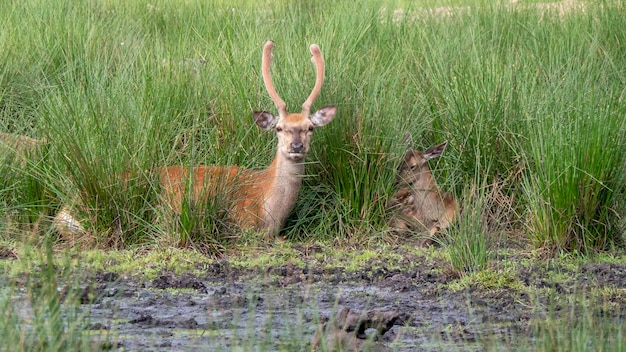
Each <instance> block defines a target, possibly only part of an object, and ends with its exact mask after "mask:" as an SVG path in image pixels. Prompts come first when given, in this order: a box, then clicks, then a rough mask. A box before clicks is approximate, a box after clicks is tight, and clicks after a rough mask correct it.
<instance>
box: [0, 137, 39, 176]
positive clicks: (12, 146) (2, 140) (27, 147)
mask: <svg viewBox="0 0 626 352" xmlns="http://www.w3.org/2000/svg"><path fill="white" fill-rule="evenodd" d="M44 144H46V141H45V140H42V139H35V138H31V137H28V136H24V135H20V134H13V133H4V132H2V133H0V154H6V155H7V156H13V157H16V158H18V159H19V160H20V165H21V166H22V167H23V166H24V165H25V164H26V160H27V159H26V157H27V155H29V154H31V153H33V152H34V151H35V150H36V149H37V148H38V147H40V146H42V145H44Z"/></svg>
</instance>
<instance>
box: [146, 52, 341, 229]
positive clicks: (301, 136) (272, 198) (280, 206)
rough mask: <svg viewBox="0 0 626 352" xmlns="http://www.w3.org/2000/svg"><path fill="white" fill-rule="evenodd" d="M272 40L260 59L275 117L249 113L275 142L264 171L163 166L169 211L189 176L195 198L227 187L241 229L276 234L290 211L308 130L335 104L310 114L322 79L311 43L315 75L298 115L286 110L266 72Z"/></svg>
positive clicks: (177, 205) (326, 118)
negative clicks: (272, 136)
mask: <svg viewBox="0 0 626 352" xmlns="http://www.w3.org/2000/svg"><path fill="white" fill-rule="evenodd" d="M273 47H274V43H273V42H272V41H267V42H266V43H265V45H264V47H263V56H262V60H261V66H262V67H261V68H262V76H263V82H264V84H265V88H266V90H267V92H268V94H269V96H270V98H271V99H272V101H273V102H274V105H275V106H276V109H277V111H278V115H274V114H272V113H270V112H267V111H255V112H254V113H253V118H254V122H255V123H256V125H257V126H258V127H260V128H261V129H263V130H266V131H269V130H273V131H274V133H275V134H276V137H277V140H278V143H277V148H276V154H275V156H274V159H273V160H272V162H271V163H270V164H269V165H268V166H267V167H266V168H264V169H260V170H254V169H246V168H241V167H239V166H215V165H211V166H196V167H187V166H166V167H161V168H159V169H158V170H157V174H158V178H159V184H160V187H161V192H162V195H163V198H165V200H166V201H167V202H168V203H169V205H170V206H171V209H172V210H173V211H174V212H175V213H180V211H181V204H182V201H183V200H184V194H185V189H186V188H187V182H188V180H191V185H192V188H193V193H194V194H193V197H194V200H195V201H196V202H198V201H202V200H203V199H206V197H210V196H214V195H215V192H216V189H215V187H217V186H218V185H225V186H219V187H220V188H221V189H223V187H226V188H228V189H227V191H226V192H224V193H227V194H226V197H227V198H228V199H227V200H226V201H227V202H228V203H229V206H230V207H231V209H230V214H231V217H232V218H233V220H234V222H235V223H236V224H237V225H238V226H239V227H241V228H243V229H254V230H257V231H260V232H264V233H265V236H266V237H271V236H275V235H277V234H278V233H279V232H280V230H281V229H282V226H283V225H284V222H285V220H286V218H287V216H288V215H289V214H290V212H291V211H292V210H293V208H294V206H295V204H296V200H297V198H298V193H299V192H300V188H301V185H302V177H303V176H304V171H305V167H304V166H305V164H304V161H305V158H306V156H307V154H308V153H309V149H310V146H311V139H312V136H313V130H314V129H315V128H316V127H321V126H325V125H327V124H328V123H330V122H331V121H332V120H333V118H334V117H335V115H336V113H337V106H336V105H330V106H325V107H322V108H321V109H319V110H317V111H315V112H314V113H311V112H310V111H311V106H312V105H313V102H314V101H315V100H316V99H317V97H318V96H319V94H320V92H321V89H322V84H323V82H324V69H325V64H324V58H323V57H322V53H321V51H320V48H319V46H318V45H317V44H312V45H311V46H310V51H311V55H312V58H311V61H312V62H313V63H314V64H315V68H316V79H315V85H314V86H313V91H312V92H311V94H310V95H309V97H308V98H307V99H306V101H305V102H304V103H303V104H302V110H301V112H300V113H288V112H287V105H286V103H285V102H284V101H283V100H282V99H281V98H280V96H279V95H278V92H277V91H276V89H275V87H274V84H273V81H272V76H271V72H270V65H271V62H272V59H273V57H272V49H273Z"/></svg>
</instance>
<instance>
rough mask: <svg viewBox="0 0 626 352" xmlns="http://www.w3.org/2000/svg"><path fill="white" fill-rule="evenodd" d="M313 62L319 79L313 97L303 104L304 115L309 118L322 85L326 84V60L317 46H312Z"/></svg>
mask: <svg viewBox="0 0 626 352" xmlns="http://www.w3.org/2000/svg"><path fill="white" fill-rule="evenodd" d="M310 49H311V55H313V57H312V58H311V61H313V63H314V64H315V69H316V71H317V77H316V78H315V86H314V87H313V91H312V92H311V95H309V97H308V98H307V100H306V101H305V102H304V104H302V114H303V115H306V116H308V115H309V112H310V110H311V105H313V102H314V101H315V99H317V96H318V95H319V94H320V91H321V90H322V84H323V83H324V58H323V57H322V53H321V51H320V47H319V46H317V44H312V45H311V48H310Z"/></svg>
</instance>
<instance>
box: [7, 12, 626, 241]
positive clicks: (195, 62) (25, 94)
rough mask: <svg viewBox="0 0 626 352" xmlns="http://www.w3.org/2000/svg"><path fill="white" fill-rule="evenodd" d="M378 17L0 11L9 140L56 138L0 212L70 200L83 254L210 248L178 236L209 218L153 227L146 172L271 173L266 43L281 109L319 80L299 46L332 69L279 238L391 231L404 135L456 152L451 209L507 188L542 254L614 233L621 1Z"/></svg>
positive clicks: (51, 207)
mask: <svg viewBox="0 0 626 352" xmlns="http://www.w3.org/2000/svg"><path fill="white" fill-rule="evenodd" d="M452 5H454V4H452ZM463 5H465V4H463ZM389 6H390V3H387V2H384V1H381V2H376V1H362V2H356V3H352V2H304V1H297V2H278V3H269V2H267V3H264V2H256V3H255V4H251V3H247V2H234V3H231V2H223V1H218V0H215V1H208V2H207V1H185V2H177V1H172V2H165V1H156V2H154V1H150V2H148V1H133V2H116V1H88V2H84V3H82V4H79V5H76V4H74V3H70V2H67V1H63V0H58V1H54V2H45V1H40V0H29V1H23V2H3V3H2V4H0V13H1V14H0V19H1V21H2V23H4V26H3V27H4V28H6V30H3V31H2V33H1V34H0V47H1V48H2V50H0V84H1V85H0V128H1V131H3V132H12V133H20V134H27V135H31V136H34V137H40V138H45V139H46V140H47V141H48V145H47V147H46V148H47V149H46V150H47V151H46V153H45V157H43V156H39V157H38V159H36V160H34V161H32V163H31V164H33V165H36V167H34V168H29V167H27V168H25V169H24V170H22V171H20V172H25V173H26V175H27V177H26V179H29V180H30V181H24V180H22V181H19V182H17V183H16V182H14V181H6V179H5V180H3V181H2V182H3V183H2V186H1V188H2V189H0V196H1V197H2V199H1V202H0V205H1V206H2V209H0V216H2V217H3V218H4V219H6V220H7V221H6V223H9V222H10V223H16V222H17V223H20V224H22V225H26V226H28V224H30V223H33V222H34V221H36V220H34V219H35V218H37V217H38V214H43V215H44V218H46V217H48V216H51V215H52V214H54V212H55V211H56V210H57V209H58V208H59V207H60V205H61V204H72V205H73V208H74V209H75V211H76V212H77V213H78V216H79V217H80V218H81V219H83V221H84V225H85V227H86V228H87V230H88V232H89V233H90V234H91V237H90V242H91V243H96V244H99V245H102V246H126V245H134V244H143V243H153V242H160V241H165V243H171V238H173V237H176V236H179V237H178V238H181V241H180V242H179V243H181V244H185V243H189V240H196V241H197V239H199V238H202V237H201V236H200V237H192V238H187V240H185V239H184V238H183V237H184V236H189V234H191V233H193V231H195V230H193V229H197V228H203V227H202V226H204V225H202V226H200V225H201V223H202V221H203V218H204V217H205V216H206V213H205V212H197V213H196V214H197V215H195V216H191V217H189V218H188V219H187V220H185V221H186V222H187V225H185V226H186V227H184V228H187V229H188V230H186V231H187V232H186V234H187V235H185V234H183V237H180V236H181V233H177V231H179V230H180V229H181V227H178V229H177V227H176V226H171V223H172V221H174V220H172V219H165V218H164V217H163V216H162V214H161V212H160V209H159V200H160V195H159V189H158V187H157V186H156V183H155V179H154V175H152V173H151V171H150V170H153V169H154V167H155V166H158V165H172V164H177V165H189V166H191V165H198V164H237V165H240V166H243V167H252V168H259V167H263V166H265V165H267V164H268V163H269V162H270V161H271V159H272V158H273V156H274V148H275V141H274V138H273V136H272V135H271V134H269V133H268V134H266V133H264V132H262V131H260V130H259V129H258V128H257V127H256V126H254V124H253V121H252V118H251V111H252V110H273V103H272V102H271V100H270V99H269V97H268V96H267V94H266V92H265V88H264V87H263V83H262V79H261V77H260V57H261V49H262V45H263V43H264V41H265V40H267V39H272V40H274V41H275V43H276V47H275V50H274V56H275V60H274V63H273V67H272V70H273V75H274V81H275V84H276V86H277V90H278V91H279V93H280V95H281V96H282V98H283V99H284V100H285V101H286V102H287V104H288V109H289V110H290V111H298V110H299V109H300V105H301V104H302V102H303V101H304V99H306V97H307V96H308V94H309V92H310V89H311V88H312V85H313V81H314V70H313V66H312V65H311V63H310V61H309V56H310V55H309V53H308V45H309V44H310V43H318V44H319V45H320V47H321V49H322V52H323V54H324V56H325V59H326V65H327V73H326V81H325V85H324V88H323V90H322V94H321V96H320V97H319V99H318V101H317V102H316V104H315V106H314V107H313V109H314V110H315V109H316V108H319V107H321V106H324V105H329V104H338V106H339V114H338V116H337V118H336V119H335V120H334V121H333V122H332V123H331V124H330V125H329V126H326V127H325V128H323V129H318V130H317V131H316V132H315V134H316V135H315V136H314V140H313V147H312V153H311V155H310V156H309V159H308V162H309V164H307V175H308V176H307V177H306V179H305V183H304V187H303V189H302V191H301V194H300V198H299V201H298V204H297V206H296V209H295V210H294V212H293V213H292V216H291V218H290V219H289V221H288V224H287V227H286V229H285V234H287V235H288V236H289V237H291V238H294V239H296V240H306V239H309V238H322V239H331V238H335V237H343V238H355V239H356V240H361V241H368V240H369V239H370V238H375V237H377V236H379V235H381V234H384V233H385V230H386V226H387V225H386V219H387V214H386V206H385V205H386V201H387V198H388V197H389V195H390V194H391V193H392V192H393V180H394V178H395V169H396V166H397V164H398V159H399V156H400V155H401V154H402V152H403V150H404V148H405V147H404V146H403V143H402V136H403V135H404V133H405V132H407V131H409V132H411V133H412V135H413V137H414V140H415V144H416V147H418V148H419V147H426V146H428V145H432V144H434V143H438V142H442V141H443V140H448V141H449V147H448V151H447V152H446V155H445V156H444V157H443V159H442V160H441V161H440V165H439V166H440V167H438V168H437V170H435V176H436V178H437V179H438V183H439V184H440V185H441V186H442V187H443V188H445V189H446V190H452V191H453V192H454V193H455V194H456V195H457V196H458V197H461V196H462V195H464V194H466V193H467V191H468V189H469V188H470V187H471V184H472V180H476V179H481V180H482V179H485V180H486V182H487V183H490V182H502V180H506V182H507V184H504V185H503V186H502V189H503V192H504V193H505V195H506V196H508V197H510V198H511V199H516V200H517V203H516V204H515V205H514V209H513V210H512V211H513V213H514V214H513V216H515V217H517V219H516V220H517V223H518V224H521V223H524V224H525V225H526V226H524V228H523V234H524V235H525V236H528V237H529V238H531V239H532V240H533V243H534V244H535V245H536V246H538V247H550V248H558V249H575V250H591V249H597V248H607V247H608V246H610V245H612V244H613V243H615V242H616V241H617V240H619V239H620V238H621V237H622V236H623V231H624V230H623V229H620V228H619V226H618V223H619V219H620V218H623V214H624V209H623V207H624V204H625V202H624V197H625V192H626V191H625V188H626V182H625V179H624V177H625V176H624V175H625V174H626V172H624V170H626V166H625V164H626V161H625V160H626V159H625V156H624V153H622V152H621V151H622V150H624V140H626V138H625V137H626V122H624V121H626V120H625V119H624V118H623V116H624V88H623V87H624V82H626V78H625V72H624V67H626V65H625V63H626V54H625V53H626V50H624V43H625V42H626V38H624V32H623V30H622V28H623V27H624V21H625V20H624V18H626V16H623V15H624V13H623V12H624V10H623V6H620V5H618V4H617V2H612V1H606V2H603V3H600V4H598V3H585V6H586V7H585V9H584V11H581V10H577V9H573V10H572V11H569V12H565V13H564V14H560V13H559V12H558V11H551V10H549V9H545V8H538V7H537V6H535V5H532V4H525V5H524V4H518V5H516V6H510V5H507V4H500V5H490V4H484V3H479V4H477V5H472V7H471V8H470V9H469V10H468V9H467V8H454V7H453V8H451V9H450V11H447V12H429V11H425V9H424V8H420V7H418V5H415V4H413V3H411V4H408V5H406V6H404V7H403V9H402V11H395V12H394V11H391V9H392V8H390V7H389ZM383 8H384V10H383ZM348 14H349V15H348ZM6 165H7V164H6V163H5V164H3V165H2V167H3V168H5V167H6ZM16 168H17V169H20V168H19V167H16V166H11V167H10V169H11V170H16ZM9 174H11V175H13V174H12V173H10V172H9V173H7V175H9ZM125 174H128V175H130V176H131V177H130V181H128V182H122V181H121V178H120V175H125ZM19 178H21V177H17V176H11V179H13V180H15V179H19ZM24 182H26V183H24ZM15 187H23V188H21V191H20V192H14V191H13V190H15V189H16V188H15ZM27 189H36V190H38V191H35V192H31V191H26V192H24V190H27ZM17 193H19V194H20V196H19V197H16V196H15V195H16V194H17ZM25 207H26V208H29V209H36V210H35V212H34V215H33V216H30V217H28V218H15V216H14V214H15V212H13V211H11V209H18V208H25ZM216 211H218V210H216ZM194 222H197V225H198V226H196V225H194V224H193V223H194ZM168 223H169V224H170V225H167V224H168ZM22 225H20V226H22ZM210 226H213V225H210ZM44 227H45V226H44ZM46 230H47V229H45V228H44V229H41V231H40V233H41V234H45V233H47V231H46ZM192 230H193V231H192ZM3 231H4V232H5V233H7V234H8V236H12V234H13V233H15V231H11V230H9V229H5V230H3ZM202 231H204V230H202ZM211 231H212V230H211ZM211 231H209V230H206V232H207V233H208V232H211ZM219 242H220V243H223V242H221V240H220V241H219ZM215 248H221V247H220V245H217V244H216V246H215Z"/></svg>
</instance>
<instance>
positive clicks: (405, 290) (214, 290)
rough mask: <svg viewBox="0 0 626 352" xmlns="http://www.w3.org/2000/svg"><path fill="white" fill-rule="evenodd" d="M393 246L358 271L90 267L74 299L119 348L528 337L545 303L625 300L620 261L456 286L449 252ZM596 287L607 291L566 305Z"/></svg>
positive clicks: (548, 267)
mask: <svg viewBox="0 0 626 352" xmlns="http://www.w3.org/2000/svg"><path fill="white" fill-rule="evenodd" d="M303 257H305V258H306V255H305V254H303ZM402 257H403V258H404V259H403V260H404V261H406V263H404V262H403V263H385V262H384V261H381V260H379V259H375V260H371V263H369V264H367V265H364V266H363V267H362V268H361V269H360V270H356V271H348V270H346V269H345V268H342V267H328V266H321V265H314V264H312V263H314V261H313V260H308V259H305V262H306V263H308V264H307V265H305V266H304V267H301V266H296V265H294V264H287V265H284V266H279V267H271V268H265V269H263V270H260V269H245V270H242V269H239V268H237V267H234V266H232V265H231V264H230V262H229V261H228V260H220V261H216V262H214V263H212V264H210V265H208V266H204V267H199V268H198V269H200V270H199V271H200V272H202V274H201V275H192V274H188V273H187V274H182V275H175V274H173V273H172V272H168V271H163V272H162V273H161V275H159V276H158V277H157V278H155V279H153V280H145V279H142V278H129V277H124V276H120V275H118V274H115V273H109V272H99V273H93V274H90V275H88V280H86V281H84V282H85V284H84V285H83V286H82V287H80V293H81V294H80V301H81V302H80V303H81V304H80V308H81V310H82V312H83V313H84V314H85V315H86V316H88V317H89V319H88V329H89V330H91V331H92V332H93V336H94V339H99V340H100V341H105V345H106V347H107V348H111V349H113V350H120V351H121V350H124V351H161V350H176V351H207V350H215V351H220V350H245V351H251V350H270V351H273V350H286V351H292V350H311V349H313V348H318V349H320V350H333V349H334V348H335V347H336V346H337V345H340V346H341V347H343V348H345V349H346V350H355V349H358V350H374V351H431V350H432V351H440V350H446V349H450V348H452V349H455V350H470V351H473V350H484V349H485V348H484V346H493V345H498V344H502V345H504V346H507V345H508V344H510V343H511V341H516V340H517V339H525V340H528V339H532V338H533V329H532V324H531V322H532V321H535V322H536V321H542V320H543V319H545V318H546V316H547V315H548V314H549V312H571V311H572V310H576V309H583V308H582V307H583V306H584V307H587V309H589V308H588V307H597V309H595V310H594V311H593V314H597V315H598V316H602V317H604V318H608V319H611V318H612V317H617V316H619V315H620V314H621V310H620V309H618V308H617V307H621V306H624V303H626V290H624V289H625V288H626V267H625V266H626V265H624V264H610V263H598V264H585V265H582V266H580V267H576V268H574V269H572V267H571V266H565V265H559V264H550V263H547V264H545V265H544V264H533V265H529V266H528V267H520V270H517V271H516V272H515V273H514V274H513V276H511V277H510V278H509V280H510V281H511V282H514V283H517V284H518V286H517V287H516V286H515V285H513V284H512V285H510V287H507V286H506V285H504V286H502V285H500V286H497V287H485V286H484V285H480V284H476V285H474V286H469V287H466V288H463V289H459V290H456V291H455V290H451V289H450V287H451V286H450V285H449V284H451V283H453V282H456V281H458V280H459V278H458V277H457V276H456V275H454V274H453V273H452V271H450V270H445V267H446V263H444V262H437V261H433V260H432V259H428V260H427V259H426V258H421V257H416V256H415V255H413V254H409V253H405V254H403V256H402ZM512 259H515V258H512ZM409 264H410V265H409ZM390 268H394V269H390ZM442 268H444V269H442ZM494 270H495V271H498V270H501V268H498V267H497V265H496V267H494ZM520 285H521V286H520ZM594 289H598V290H595V291H598V292H605V291H606V292H610V293H609V294H601V295H588V296H587V297H586V299H587V301H586V302H587V304H582V305H581V306H580V307H578V306H576V305H572V303H571V302H573V301H577V299H574V298H575V297H582V296H585V292H592V291H594ZM611 307H613V308H615V309H613V308H611ZM105 345H103V346H105Z"/></svg>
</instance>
